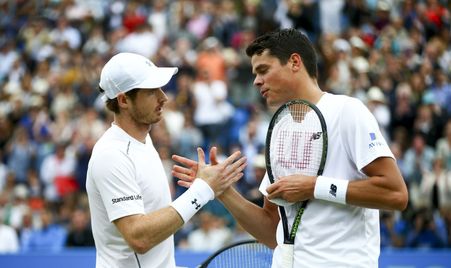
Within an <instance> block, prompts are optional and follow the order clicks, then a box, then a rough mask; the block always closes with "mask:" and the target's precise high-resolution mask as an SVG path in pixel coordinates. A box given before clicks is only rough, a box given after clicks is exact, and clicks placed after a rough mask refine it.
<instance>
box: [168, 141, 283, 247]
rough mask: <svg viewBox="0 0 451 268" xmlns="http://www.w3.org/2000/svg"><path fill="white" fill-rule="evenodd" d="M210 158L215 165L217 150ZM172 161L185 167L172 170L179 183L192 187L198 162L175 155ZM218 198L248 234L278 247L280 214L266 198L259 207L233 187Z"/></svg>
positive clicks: (176, 167)
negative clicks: (277, 229) (277, 230)
mask: <svg viewBox="0 0 451 268" xmlns="http://www.w3.org/2000/svg"><path fill="white" fill-rule="evenodd" d="M210 156H211V163H212V164H213V165H215V164H216V163H217V161H216V148H214V147H213V148H212V150H211V152H210ZM172 159H173V160H174V161H176V162H179V163H181V164H183V166H179V165H175V166H174V168H173V170H172V174H173V175H174V176H175V177H177V178H179V179H180V180H179V181H178V182H177V183H178V184H179V185H181V186H184V187H190V185H191V183H192V181H193V179H194V178H195V177H196V173H197V162H196V161H194V160H191V159H188V158H185V157H182V156H178V155H174V156H173V157H172ZM217 197H218V199H219V200H220V201H221V202H222V203H223V204H224V206H225V207H226V208H227V210H228V211H229V212H230V213H231V214H232V215H233V217H234V218H235V219H236V220H237V221H238V223H239V224H240V225H241V226H242V227H243V228H244V229H245V230H246V231H247V232H249V233H250V234H251V235H253V236H254V237H255V238H256V239H258V240H259V241H260V242H262V243H264V244H266V245H267V246H269V247H272V248H274V247H275V246H276V245H277V242H276V228H277V224H278V222H279V214H278V210H277V206H276V205H274V204H272V203H271V202H269V201H268V200H267V199H266V198H265V202H264V205H263V208H262V207H259V206H257V205H255V204H254V203H252V202H250V201H248V200H247V199H245V198H244V197H243V196H242V195H241V194H240V193H238V192H237V191H236V190H235V189H234V188H233V187H228V188H227V189H226V190H225V191H224V192H223V193H222V194H220V195H217Z"/></svg>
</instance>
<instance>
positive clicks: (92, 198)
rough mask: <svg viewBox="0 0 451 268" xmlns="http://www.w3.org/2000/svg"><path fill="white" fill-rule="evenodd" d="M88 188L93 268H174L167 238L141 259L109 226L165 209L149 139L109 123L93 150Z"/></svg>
mask: <svg viewBox="0 0 451 268" xmlns="http://www.w3.org/2000/svg"><path fill="white" fill-rule="evenodd" d="M86 189H87V193H88V198H89V207H90V211H91V222H92V223H91V224H92V232H93V235H94V240H95V244H96V249H97V254H96V267H97V268H103V267H105V268H107V267H108V268H116V267H117V268H119V267H121V268H122V267H123V268H130V267H136V268H138V267H140V268H155V267H164V268H173V267H175V259H174V239H173V236H170V237H169V238H167V239H166V240H164V241H163V242H161V243H160V244H158V245H157V246H155V247H153V248H152V249H151V250H149V251H148V252H147V253H145V254H138V253H135V252H134V251H133V249H131V248H130V247H129V246H128V244H127V242H126V241H125V240H124V238H123V237H122V235H121V234H120V232H119V231H118V230H117V228H116V226H115V225H114V223H113V221H114V220H116V219H118V218H121V217H124V216H128V215H133V214H147V213H149V212H152V211H155V210H158V209H161V208H164V207H167V206H169V204H170V202H171V195H170V191H169V185H168V181H167V179H166V174H165V172H164V169H163V165H162V163H161V160H160V158H159V155H158V153H157V151H156V150H155V148H154V146H153V144H152V140H151V139H150V137H149V136H147V138H146V143H145V144H144V143H141V142H139V141H137V140H135V139H134V138H132V137H131V136H129V135H128V134H127V133H126V132H125V131H124V130H122V129H121V128H119V127H118V126H116V125H115V124H113V125H112V126H111V128H109V129H108V130H107V131H106V132H105V134H104V135H103V136H102V137H101V138H100V139H99V140H98V142H97V143H96V145H95V146H94V149H93V152H92V156H91V159H90V161H89V166H88V174H87V181H86Z"/></svg>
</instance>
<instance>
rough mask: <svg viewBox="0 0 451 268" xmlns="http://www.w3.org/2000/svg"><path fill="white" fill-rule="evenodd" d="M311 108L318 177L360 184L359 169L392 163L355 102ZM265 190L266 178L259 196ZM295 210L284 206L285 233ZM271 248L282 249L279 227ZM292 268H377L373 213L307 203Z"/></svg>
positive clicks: (337, 100) (276, 263)
mask: <svg viewBox="0 0 451 268" xmlns="http://www.w3.org/2000/svg"><path fill="white" fill-rule="evenodd" d="M317 107H318V108H319V109H320V111H321V113H322V114H323V116H324V119H325V121H326V125H327V134H328V153H327V160H326V165H325V168H324V172H323V175H324V176H327V177H333V178H340V179H346V180H355V179H365V178H366V175H365V174H364V173H363V172H361V170H362V168H364V167H365V166H366V165H368V164H369V163H371V162H372V161H373V160H375V159H376V158H378V157H393V154H392V152H391V151H390V149H389V147H388V145H387V143H386V141H385V140H384V138H383V136H382V134H381V132H380V130H379V127H378V124H377V122H376V120H375V118H374V116H373V115H372V114H371V112H370V111H369V110H368V109H367V108H366V106H365V105H364V104H363V103H362V102H361V101H360V100H358V99H355V98H350V97H347V96H342V95H332V94H325V95H323V97H322V98H321V99H320V101H319V103H318V104H317ZM269 184H270V182H269V179H268V176H265V178H264V179H263V181H262V184H261V185H260V191H262V192H265V189H266V188H267V187H268V185H269ZM299 206H300V204H294V205H292V206H286V207H285V210H286V213H287V217H288V223H289V226H288V228H289V229H290V230H291V225H292V223H293V220H294V217H295V216H296V213H297V210H298V208H299ZM277 242H278V244H283V227H282V224H281V222H279V225H278V227H277ZM294 250H295V253H294V254H295V256H294V266H293V267H315V268H316V267H322V268H324V267H334V268H336V267H362V268H369V267H378V258H379V253H380V234H379V211H378V210H377V209H369V208H362V207H357V206H352V205H341V204H337V203H332V202H328V201H323V200H315V199H313V200H310V201H309V203H308V205H307V208H306V210H305V211H304V214H303V216H302V220H301V223H300V226H299V228H298V231H297V234H296V238H295V244H294ZM273 267H280V268H283V267H282V266H281V264H280V249H279V248H278V247H277V248H276V249H275V251H274V258H273Z"/></svg>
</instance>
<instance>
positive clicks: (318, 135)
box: [310, 132, 323, 140]
mask: <svg viewBox="0 0 451 268" xmlns="http://www.w3.org/2000/svg"><path fill="white" fill-rule="evenodd" d="M321 134H323V133H322V132H316V133H313V134H312V136H311V137H310V140H317V139H319V138H320V137H321Z"/></svg>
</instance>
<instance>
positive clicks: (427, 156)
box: [403, 132, 434, 204]
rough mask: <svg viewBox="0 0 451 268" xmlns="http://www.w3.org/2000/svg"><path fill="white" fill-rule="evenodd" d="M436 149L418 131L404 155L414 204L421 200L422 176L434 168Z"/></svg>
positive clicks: (405, 168)
mask: <svg viewBox="0 0 451 268" xmlns="http://www.w3.org/2000/svg"><path fill="white" fill-rule="evenodd" d="M433 159H434V149H432V147H430V146H428V145H427V144H426V140H425V137H424V134H423V133H421V132H416V133H415V134H414V136H413V140H412V145H411V146H410V148H409V149H408V150H407V151H406V153H405V155H404V163H403V164H404V167H403V170H404V172H405V176H406V177H405V180H406V183H407V185H408V188H409V199H410V201H411V202H412V203H413V204H417V203H418V202H419V199H420V196H419V186H420V184H421V181H422V176H423V174H425V173H426V172H430V171H431V170H432V161H433Z"/></svg>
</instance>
